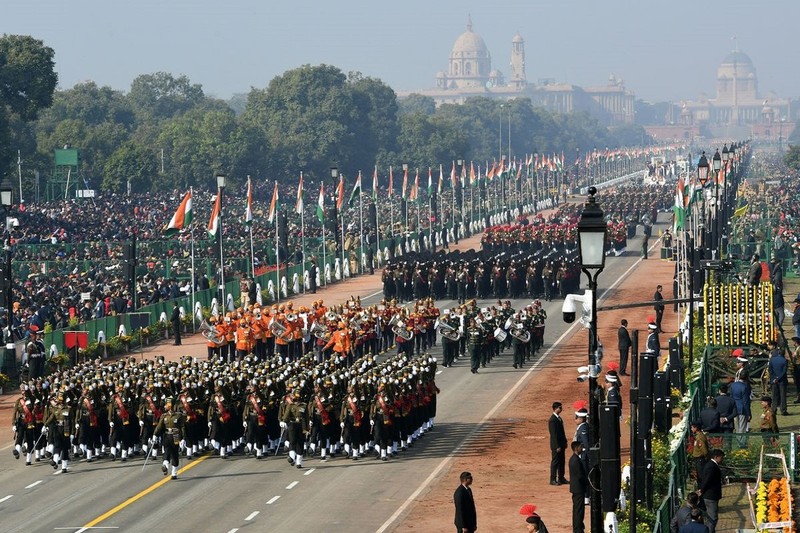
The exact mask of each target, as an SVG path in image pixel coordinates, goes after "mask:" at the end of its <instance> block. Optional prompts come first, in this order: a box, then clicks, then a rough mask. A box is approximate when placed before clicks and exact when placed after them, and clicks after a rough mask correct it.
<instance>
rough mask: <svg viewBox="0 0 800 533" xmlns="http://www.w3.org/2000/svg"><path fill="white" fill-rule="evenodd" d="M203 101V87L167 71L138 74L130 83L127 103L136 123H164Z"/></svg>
mask: <svg viewBox="0 0 800 533" xmlns="http://www.w3.org/2000/svg"><path fill="white" fill-rule="evenodd" d="M204 98H205V95H204V94H203V88H202V86H201V85H199V84H193V83H191V82H190V81H189V78H187V77H186V76H178V77H177V78H176V77H174V76H173V75H172V74H169V73H167V72H156V73H155V74H142V75H141V76H138V77H137V78H136V79H135V80H133V83H131V90H130V92H129V93H128V101H129V102H130V104H131V107H132V108H133V110H134V112H135V113H136V116H137V117H138V118H139V120H142V121H145V120H156V121H158V120H166V119H169V118H172V117H175V116H177V115H180V114H182V113H185V112H186V111H188V110H189V109H192V108H193V107H195V106H196V105H198V104H200V103H201V102H202V101H203V100H204Z"/></svg>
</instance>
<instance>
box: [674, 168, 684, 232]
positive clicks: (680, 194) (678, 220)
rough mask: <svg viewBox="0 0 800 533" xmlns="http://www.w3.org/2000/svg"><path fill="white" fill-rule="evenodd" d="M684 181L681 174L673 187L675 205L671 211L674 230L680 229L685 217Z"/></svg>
mask: <svg viewBox="0 0 800 533" xmlns="http://www.w3.org/2000/svg"><path fill="white" fill-rule="evenodd" d="M683 189H684V183H683V176H681V177H680V178H678V186H677V187H676V188H675V205H674V206H673V211H674V214H675V224H674V226H675V231H676V232H677V231H678V230H682V229H683V227H684V224H685V218H686V197H685V196H684V190H683Z"/></svg>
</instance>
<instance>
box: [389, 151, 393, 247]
mask: <svg viewBox="0 0 800 533" xmlns="http://www.w3.org/2000/svg"><path fill="white" fill-rule="evenodd" d="M393 181H394V175H393V174H392V167H391V165H390V166H389V194H388V198H389V231H391V232H392V237H394V204H393V203H392V186H393V185H394V183H392V182H393ZM391 253H392V255H394V250H391Z"/></svg>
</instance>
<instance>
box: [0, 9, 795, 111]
mask: <svg viewBox="0 0 800 533" xmlns="http://www.w3.org/2000/svg"><path fill="white" fill-rule="evenodd" d="M468 15H471V16H472V21H473V27H474V31H475V32H476V33H478V34H480V35H481V36H482V37H483V39H484V41H485V42H486V45H487V46H488V48H489V51H490V52H491V54H492V66H493V68H498V69H500V70H501V71H503V73H504V74H506V75H508V73H509V67H508V64H509V60H510V53H511V39H512V37H513V36H514V34H515V33H516V32H517V31H519V33H520V34H521V35H522V37H523V38H524V39H525V52H526V73H527V77H528V81H529V82H536V81H537V80H538V79H540V78H554V79H556V80H557V81H564V82H569V83H575V84H577V85H582V86H592V85H603V84H605V83H606V80H608V76H609V75H610V74H612V73H613V74H615V75H617V76H618V77H621V78H623V79H624V80H625V84H626V86H627V88H628V89H630V90H632V91H634V92H635V93H636V95H637V97H639V98H642V99H644V100H649V101H664V100H674V101H677V100H681V99H692V98H696V97H697V96H698V95H699V94H700V93H702V92H705V93H707V94H709V95H710V96H713V95H714V93H715V90H716V87H715V79H716V69H717V66H718V65H719V63H720V62H721V61H722V59H723V58H724V57H725V55H726V54H727V53H728V52H730V51H731V50H732V49H733V48H734V46H735V43H734V41H733V40H732V37H733V36H734V35H735V36H736V43H738V46H739V49H740V50H741V51H743V52H745V53H746V54H748V55H749V56H750V58H751V59H752V60H753V63H754V64H755V67H756V70H757V72H758V79H759V92H760V94H761V95H762V96H765V95H767V93H768V92H769V91H774V92H775V93H776V94H777V95H778V96H782V97H796V96H798V95H800V69H797V68H796V66H797V63H796V61H797V58H798V57H800V39H798V38H797V36H796V35H795V34H794V28H793V26H794V24H796V21H798V20H800V1H798V0H774V1H770V2H752V1H745V0H726V1H725V2H721V1H716V0H714V1H697V0H692V1H689V0H671V1H670V2H652V1H643V0H610V1H607V2H598V1H594V2H592V1H589V0H513V1H512V0H507V1H503V0H496V1H494V2H489V1H486V0H484V1H480V2H479V1H476V0H426V1H421V0H405V1H402V2H400V1H394V2H386V1H381V0H372V1H365V0H341V1H339V2H334V1H331V0H295V1H292V2H288V1H285V0H216V1H211V0H135V1H122V0H75V1H72V2H67V1H64V0H2V7H0V33H9V34H23V35H32V36H34V37H36V38H38V39H42V40H43V41H44V42H45V44H47V45H48V46H51V47H52V48H53V49H54V50H55V52H56V71H57V72H58V75H59V80H60V87H61V88H70V87H72V86H73V85H75V84H76V83H80V82H83V81H87V80H93V81H95V82H96V83H97V84H99V85H109V86H111V87H113V88H115V89H121V90H124V91H126V92H127V90H128V89H129V88H130V84H131V81H132V80H133V79H134V78H135V77H136V76H137V75H139V74H148V73H153V72H158V71H166V72H170V73H172V74H174V75H180V74H185V75H186V76H188V77H189V79H190V80H191V81H192V82H193V83H199V84H201V85H202V86H203V88H204V90H205V92H206V94H209V95H214V96H218V97H221V98H229V97H230V96H231V95H233V94H235V93H246V92H248V91H249V89H250V87H258V88H263V87H266V86H267V84H268V83H269V81H270V80H271V79H272V78H274V77H275V76H277V75H280V74H282V73H283V72H285V71H286V70H289V69H292V68H295V67H298V66H300V65H303V64H312V65H318V64H321V63H326V64H330V65H334V66H336V67H338V68H340V69H341V70H342V71H344V72H348V71H351V70H354V71H360V72H362V73H363V74H364V75H366V76H372V77H375V78H380V79H381V80H383V81H384V82H385V83H387V84H388V85H390V86H391V87H393V88H394V89H395V90H413V89H423V88H430V87H432V86H433V85H434V76H435V74H436V72H437V71H440V70H446V69H447V59H448V56H449V54H450V50H451V48H452V46H453V42H454V41H455V39H456V38H457V37H458V36H459V35H460V34H461V33H462V32H463V31H464V29H465V26H466V21H467V16H468Z"/></svg>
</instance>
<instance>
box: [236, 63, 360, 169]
mask: <svg viewBox="0 0 800 533" xmlns="http://www.w3.org/2000/svg"><path fill="white" fill-rule="evenodd" d="M242 120H243V122H244V124H246V125H248V126H249V127H253V128H260V129H262V131H263V135H264V138H265V139H266V141H267V143H268V144H269V145H270V146H271V147H272V154H271V157H270V160H269V161H264V162H263V163H265V166H266V168H267V169H268V172H269V173H270V174H271V175H268V176H267V177H268V178H271V179H278V180H283V179H288V180H294V179H296V176H297V175H298V173H299V172H300V171H301V170H304V171H305V172H306V173H308V174H310V175H312V176H317V177H319V176H325V175H327V172H328V168H329V167H330V165H331V164H334V163H335V164H337V165H338V166H339V168H341V169H342V171H343V172H352V171H353V170H354V169H355V168H356V163H355V161H354V159H353V154H354V153H355V152H357V146H358V144H359V143H360V142H362V141H363V139H362V138H360V136H359V135H357V132H358V131H359V129H358V128H356V125H357V124H359V123H360V121H362V120H365V119H364V117H363V116H361V115H359V113H358V110H357V108H356V106H355V105H354V100H353V91H352V90H351V88H350V87H349V86H348V85H347V79H346V77H345V75H344V74H343V73H342V71H341V70H339V69H338V68H336V67H332V66H329V65H319V66H315V67H312V66H310V65H304V66H302V67H300V68H296V69H293V70H289V71H287V72H285V73H284V74H283V75H282V76H278V77H276V78H274V79H273V80H272V81H271V82H270V83H269V86H268V87H267V88H266V89H253V90H252V91H251V92H250V94H249V96H248V99H247V107H246V108H245V111H244V113H243V114H242Z"/></svg>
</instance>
